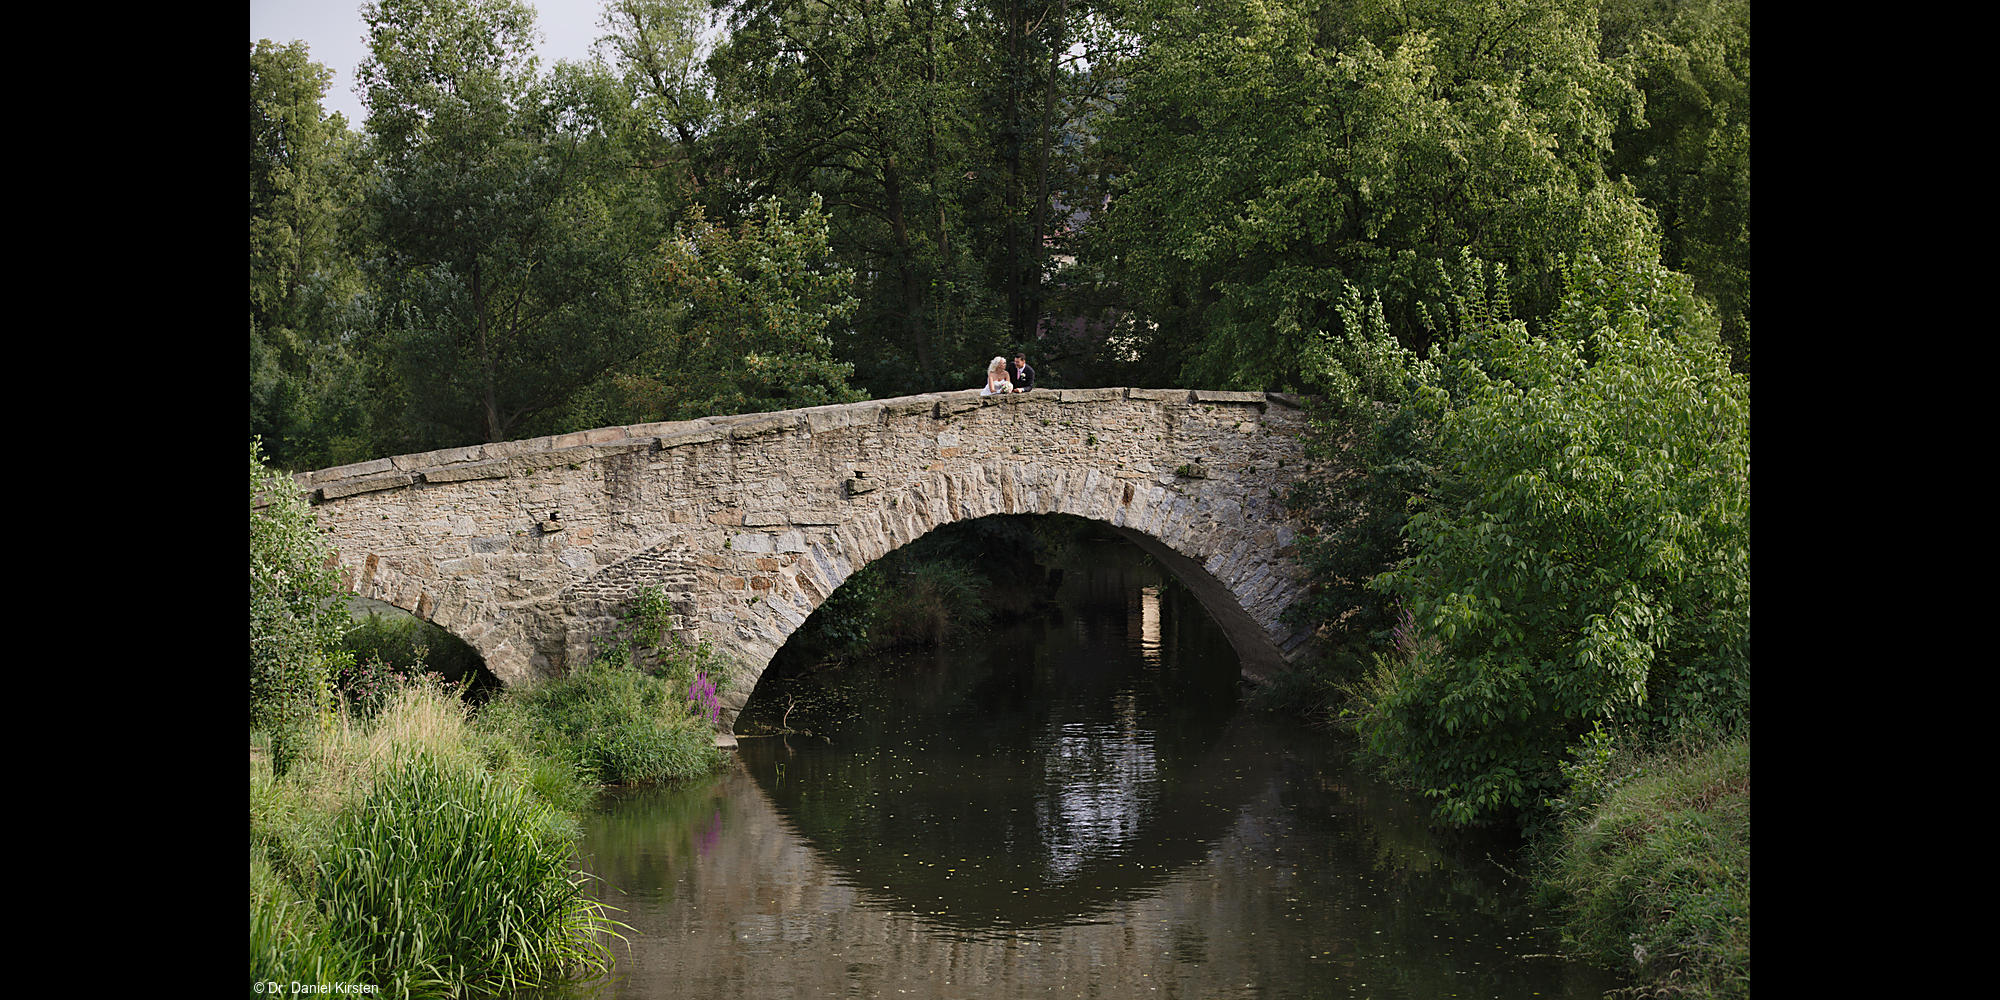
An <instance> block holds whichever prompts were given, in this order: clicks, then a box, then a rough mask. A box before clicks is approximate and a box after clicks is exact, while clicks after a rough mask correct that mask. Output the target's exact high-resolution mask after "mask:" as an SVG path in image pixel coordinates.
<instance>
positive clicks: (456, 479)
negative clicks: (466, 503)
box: [421, 459, 514, 483]
mask: <svg viewBox="0 0 2000 1000" xmlns="http://www.w3.org/2000/svg"><path fill="white" fill-rule="evenodd" d="M513 474H514V466H513V464H512V463H511V462H508V461H507V460H505V459H501V460H499V461H493V462H478V463H474V464H472V465H452V466H447V467H445V468H441V469H425V470H423V471H422V473H421V475H422V476H423V479H424V482H427V483H464V482H471V481H472V480H475V479H505V478H507V477H508V476H511V475H513Z"/></svg>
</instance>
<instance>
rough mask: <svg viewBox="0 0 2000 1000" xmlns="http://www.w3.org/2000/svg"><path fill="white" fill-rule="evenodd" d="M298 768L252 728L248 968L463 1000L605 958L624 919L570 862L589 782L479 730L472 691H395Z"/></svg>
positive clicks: (425, 687)
mask: <svg viewBox="0 0 2000 1000" xmlns="http://www.w3.org/2000/svg"><path fill="white" fill-rule="evenodd" d="M308 735H309V737H310V745H309V746H308V747H307V749H306V750H305V752H304V753H302V754H301V755H300V758H299V760H298V762H297V763H296V764H295V765H294V766H293V767H292V768H291V769H290V770H289V771H288V773H287V774H286V776H285V777H283V778H276V777H274V776H273V775H272V774H271V769H270V766H269V763H268V761H269V758H270V754H269V752H268V748H267V747H266V748H265V751H264V752H263V753H261V754H260V753H259V752H258V749H259V743H258V740H257V737H256V736H255V735H254V734H253V744H252V759H251V768H250V977H251V982H252V983H253V984H254V983H256V982H259V981H267V982H268V981H276V982H280V983H289V982H293V981H297V982H301V983H334V982H345V983H360V984H366V983H373V984H375V985H378V986H380V987H382V988H383V989H384V990H385V991H386V993H387V994H388V995H408V996H418V997H426V996H456V995H462V994H464V993H465V992H466V991H468V990H498V989H506V988H512V987H515V986H524V985H529V984H540V983H553V982H557V981H560V980H561V979H563V978H565V977H567V976H569V975H571V974H574V973H577V972H589V971H591V970H594V969H601V968H602V967H603V966H604V964H605V963H606V962H607V961H608V960H609V953H608V952H607V950H606V949H605V947H604V939H605V935H604V933H603V932H606V931H611V930H613V929H614V928H615V927H616V926H617V925H616V923H615V922H614V921H612V920H610V919H609V917H608V915H607V913H606V911H605V909H604V907H603V906H601V905H600V904H598V903H596V902H594V901H592V900H590V899H588V898H586V897H585V896H584V895H583V893H582V891H581V888H580V882H581V880H582V879H583V878H584V876H583V875H581V874H580V873H578V872H576V871H575V870H574V869H573V868H572V865H571V855H572V851H573V847H574V844H575V837H576V828H575V821H574V819H573V818H572V817H571V816H570V815H569V813H568V811H567V810H568V809H570V808H574V807H575V806H576V805H578V804H580V803H581V801H582V796H581V789H582V788H583V787H584V786H583V784H582V782H580V781H579V780H578V778H577V776H576V775H575V774H574V772H573V771H572V770H570V769H569V768H568V766H567V765H566V764H564V763H562V762H560V761H553V762H552V761H549V760H546V759H543V758H541V757H540V756H538V755H537V754H535V753H533V752H532V751H531V750H529V749H527V748H523V747H521V746H520V745H518V744H516V743H513V742H512V741H511V740H509V739H508V738H507V737H506V736H505V734H496V733H494V732H491V731H484V730H481V729H479V728H475V727H474V726H473V725H472V724H471V722H470V721H469V720H468V718H467V709H466V706H465V705H464V703H463V702H462V701H461V700H460V699H459V697H458V693H457V692H456V691H454V690H449V689H446V688H444V687H442V686H440V685H438V684H436V683H434V682H417V683H412V684H408V685H405V686H403V687H401V688H399V689H397V690H396V691H395V692H394V694H393V696H391V697H389V698H388V699H386V702H385V705H384V708H383V709H382V711H381V712H380V713H379V714H377V715H376V716H375V717H374V718H372V719H367V720H361V719H356V718H354V717H350V716H346V715H342V716H337V717H333V718H329V719H326V720H324V721H323V722H322V723H321V724H320V725H318V726H317V727H313V728H312V729H310V730H309V731H308Z"/></svg>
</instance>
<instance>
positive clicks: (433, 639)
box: [340, 611, 485, 681]
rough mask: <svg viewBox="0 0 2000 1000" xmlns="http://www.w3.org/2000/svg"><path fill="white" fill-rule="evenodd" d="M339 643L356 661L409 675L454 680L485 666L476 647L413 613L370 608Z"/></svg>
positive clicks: (474, 672) (475, 672)
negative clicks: (424, 675)
mask: <svg viewBox="0 0 2000 1000" xmlns="http://www.w3.org/2000/svg"><path fill="white" fill-rule="evenodd" d="M340 645H341V648H342V649H345V650H346V651H347V652H348V654H349V655H350V656H351V657H352V658H353V660H354V662H356V663H370V662H374V663H380V664H381V665H382V666H383V667H384V668H386V669H387V670H389V671H391V672H394V673H398V674H402V675H404V676H410V677H414V676H417V675H419V674H425V673H434V674H437V675H439V676H441V677H443V678H444V679H445V680H447V681H457V680H459V679H461V678H463V677H465V676H466V675H467V674H474V675H476V674H478V673H479V671H480V670H482V669H483V668H484V666H485V661H484V660H483V659H482V658H481V657H480V655H479V651H478V650H476V649H473V648H472V647H471V646H468V645H466V644H465V641H464V640H462V639H460V638H458V637H457V636H455V635H452V634H451V633H450V632H449V631H447V630H445V629H442V628H439V627H438V626H436V625H433V624H431V623H430V622H427V621H424V620H423V619H421V618H418V617H416V616H414V615H405V614H378V613H376V612H372V611H371V612H369V614H368V616H367V617H366V618H362V619H360V620H359V621H356V622H355V623H354V625H353V627H352V628H349V629H348V630H347V634H346V635H344V636H342V637H341V641H340Z"/></svg>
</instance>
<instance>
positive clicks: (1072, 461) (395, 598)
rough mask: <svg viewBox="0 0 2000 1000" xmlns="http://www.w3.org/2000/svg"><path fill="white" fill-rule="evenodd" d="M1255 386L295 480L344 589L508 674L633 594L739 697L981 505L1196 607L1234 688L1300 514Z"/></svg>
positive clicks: (1273, 635) (1288, 421) (557, 655)
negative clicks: (1132, 563)
mask: <svg viewBox="0 0 2000 1000" xmlns="http://www.w3.org/2000/svg"><path fill="white" fill-rule="evenodd" d="M1299 403H1300V401H1299V400H1298V399H1297V398H1295V397H1289V396H1281V395H1279V394H1276V393H1272V394H1268V395H1267V394H1265V393H1259V392H1211V391H1206V390H1188V389H1050V390H1041V391H1036V392H1032V393H1020V394H1016V395H1009V396H993V397H981V396H979V394H978V393H977V391H965V392H948V393H932V394H927V395H922V396H910V397H905V398H902V399H890V400H875V401H870V402H866V403H853V404H847V405H841V406H822V407H813V408H810V409H804V410H791V411H786V412H783V413H758V414H749V415H744V416H732V417H710V418H707V419H703V420H692V421H682V422H673V423H658V424H645V425H638V426H632V427H608V428H600V429H598V430H592V431H584V432H580V433H577V434H565V435H558V436H555V437H546V438H535V439H531V440H526V441H509V442H503V443H499V444H488V445H478V446H473V447H466V448H453V449H447V450H445V451H436V452H427V453H424V454H420V455H400V456H397V457H395V458H389V459H379V460H376V461H373V462H363V463H358V464H356V465H349V466H342V467H340V468H335V469H325V470H321V471H318V472H312V473H305V474H302V475H301V476H299V477H298V478H299V481H300V483H301V485H302V486H303V487H305V488H306V489H307V490H309V491H310V493H311V496H312V498H313V500H314V501H315V502H316V504H317V505H316V506H315V508H314V509H315V511H316V512H317V514H318V516H319V518H320V522H321V524H322V525H323V526H325V528H326V530H327V531H328V533H329V535H330V536H331V538H332V541H333V542H334V545H335V547H336V549H337V551H338V559H339V563H340V567H341V571H342V573H343V579H344V580H345V582H346V585H347V586H348V587H349V588H350V589H351V590H353V591H354V592H355V593H356V594H359V595H360V596H363V597H370V598H375V599H377V600H381V601H385V602H387V603H390V604H393V605H396V606H397V607H400V608H405V609H407V610H409V611H412V612H414V613H416V614H417V615H419V616H421V617H423V618H426V619H429V620H430V621H433V622H435V623H437V624H438V625H440V626H443V627H444V628H447V629H450V630H451V631H452V632H454V633H455V634H457V635H459V636H460V637H462V638H464V639H465V640H466V641H467V642H469V643H471V644H472V645H473V646H474V647H475V648H476V649H478V650H479V651H480V653H481V654H483V655H484V656H485V657H486V663H487V666H488V668H489V669H491V670H492V671H493V673H494V674H496V675H497V676H498V677H500V679H501V680H503V681H505V682H507V683H510V684H511V683H517V682H520V681H523V680H526V679H528V678H530V677H533V676H535V675H537V674H554V673H560V672H562V671H565V670H567V669H568V668H569V667H570V665H572V664H576V663H580V662H582V661H583V660H584V659H586V658H587V657H588V656H589V655H590V651H591V644H592V643H593V642H594V641H597V640H600V639H602V638H603V637H605V636H606V635H608V634H609V633H610V631H611V629H612V628H613V626H614V625H615V623H616V621H617V616H618V614H619V613H620V612H621V611H622V610H623V608H624V605H625V602H626V601H627V600H628V598H629V597H630V596H631V594H632V593H633V591H635V590H636V589H637V588H639V587H641V586H644V585H649V584H650V585H658V586H660V587H662V588H663V589H664V590H665V591H666V592H667V593H668V594H669V595H670V600H671V601H672V603H673V607H674V612H675V618H676V626H677V629H678V630H679V631H680V632H681V633H682V634H683V635H685V636H687V637H689V638H694V637H700V638H702V639H706V640H708V641H709V642H711V643H713V644H714V645H715V647H716V649H717V650H718V651H720V652H722V653H723V654H724V655H725V656H726V657H727V658H728V659H729V660H730V661H731V663H732V664H733V665H734V670H735V672H736V676H734V677H732V678H731V684H730V690H731V692H732V694H731V696H730V697H729V698H727V699H726V700H725V702H724V705H725V708H727V709H729V710H730V711H729V712H728V713H727V715H726V717H727V718H730V719H733V717H734V710H735V709H736V708H740V707H741V705H742V703H743V700H744V699H746V698H747V697H748V696H749V693H750V691H751V690H752V689H753V688H754V687H755V686H756V682H757V678H758V677H759V676H760V675H761V674H762V673H763V670H764V667H765V665H766V664H768V663H769V662H770V660H771V656H772V655H773V654H774V653H776V652H777V650H778V648H779V647H780V646H782V645H784V643H785V640H786V639H787V638H788V637H789V636H790V635H791V634H792V632H793V631H794V630H795V629H797V628H798V627H799V625H801V624H802V623H804V621H805V619H806V616H807V615H809V614H811V613H812V612H813V609H815V608H817V607H819V605H820V602H822V601H824V600H826V598H827V596H828V595H829V594H831V593H833V590H834V588H835V587H838V586H840V584H841V582H842V581H844V580H846V579H847V578H848V576H850V575H852V574H853V573H854V572H855V571H856V570H858V569H860V568H861V567H863V566H865V565H867V564H868V563H870V562H872V561H874V560H875V559H878V558H880V557H881V556H882V555H884V554H886V553H888V552H890V551H891V550H894V549H895V548H897V547H899V546H901V545H904V544H906V543H908V542H910V541H912V540H913V539H915V538H917V537H919V536H921V535H923V534H924V533H925V532H928V531H930V530H931V529H932V528H934V527H937V526H938V525H940V524H946V523H950V522H953V521H959V520H966V519H970V518H977V517H984V516H987V515H990V514H1019V513H1033V514H1045V513H1066V514H1075V515H1079V516H1083V517H1088V518H1092V519H1095V520H1098V521H1102V522H1104V523H1106V524H1109V525H1111V526H1113V527H1114V528H1115V529H1117V530H1118V531H1120V532H1121V533H1122V534H1124V535H1125V536H1127V537H1129V538H1131V539H1132V540H1133V541H1134V542H1136V543H1138V544H1139V545H1140V546H1141V547H1142V548H1144V549H1146V550H1147V551H1148V552H1151V553H1152V554H1153V555H1154V556H1155V557H1156V558H1158V559H1159V560H1160V561H1161V563H1162V564H1163V565H1165V566H1166V567H1167V568H1168V569H1170V570H1171V571H1172V572H1174V573H1175V574H1176V575H1177V576H1178V577H1179V578H1180V579H1181V580H1182V582H1184V583H1186V584H1187V585H1188V586H1189V588H1190V589H1192V590H1193V591H1194V593H1195V594H1196V595H1197V596H1198V597H1199V598H1200V599H1201V601H1202V604H1203V605H1204V606H1205V607H1206V608H1207V609H1208V611H1209V613H1210V614H1211V615H1213V616H1214V617H1215V619H1216V620H1217V622H1218V623H1220V624H1221V626H1222V627H1223V630H1224V631H1225V632H1226V633H1227V634H1228V635H1229V638H1230V641H1231V642H1232V643H1233V644H1234V645H1235V647H1236V650H1237V652H1238V653H1239V654H1240V655H1241V657H1242V660H1243V671H1244V673H1245V674H1246V675H1248V676H1251V677H1253V678H1258V677H1263V676H1267V675H1269V674H1270V673H1272V672H1273V671H1276V670H1281V669H1283V668H1284V667H1285V665H1286V663H1287V662H1288V661H1290V660H1295V659H1297V658H1298V657H1299V656H1301V655H1303V654H1304V652H1305V648H1304V647H1305V646H1306V644H1307V641H1308V639H1309V636H1308V635H1307V634H1305V633H1302V632H1297V631H1294V630H1292V629H1289V628H1287V627H1286V626H1284V625H1283V624H1281V622H1280V620H1279V617H1280V615H1281V614H1282V612H1283V611H1284V609H1285V608H1286V607H1287V606H1289V605H1290V604H1291V603H1292V601H1293V600H1294V599H1295V598H1296V597H1297V596H1299V590H1300V581H1299V573H1298V570H1297V567H1296V565H1295V564H1294V563H1293V561H1292V560H1291V559H1290V558H1289V555H1290V552H1291V546H1292V543H1293V535H1294V532H1295V528H1296V526H1295V525H1294V524H1293V523H1292V522H1291V521H1290V520H1289V519H1288V518H1287V517H1286V514H1285V511H1284V508H1283V506H1282V504H1280V503H1279V502H1278V500H1277V495H1278V493H1279V492H1280V490H1281V489H1282V488H1283V487H1284V486H1286V485H1287V484H1289V483H1290V482H1291V481H1292V480H1293V479H1294V478H1295V477H1296V476H1297V475H1298V473H1299V472H1301V471H1302V468H1303V456H1302V455H1301V452H1300V449H1299V443H1298V435H1299V432H1300V431H1301V430H1302V429H1303V428H1304V426H1305V420H1306V418H1305V413H1304V412H1303V411H1302V410H1301V409H1300V408H1299Z"/></svg>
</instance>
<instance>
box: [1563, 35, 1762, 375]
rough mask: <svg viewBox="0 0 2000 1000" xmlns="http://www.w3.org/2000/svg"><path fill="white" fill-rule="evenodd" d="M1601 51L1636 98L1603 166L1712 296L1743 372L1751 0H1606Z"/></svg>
mask: <svg viewBox="0 0 2000 1000" xmlns="http://www.w3.org/2000/svg"><path fill="white" fill-rule="evenodd" d="M1599 18H1600V22H1601V24H1602V26H1603V48H1604V51H1605V53H1606V55H1607V57H1609V58H1610V59H1611V60H1612V61H1613V62H1614V63H1615V64H1617V65H1618V66H1619V67H1620V68H1621V69H1623V70H1624V71H1626V72H1628V73H1631V74H1632V75H1633V78H1634V80H1635V82H1636V83H1637V85H1638V87H1639V89H1640V91H1641V92H1642V93H1644V94H1645V97H1646V113H1645V117H1644V118H1643V120H1634V121H1631V122H1628V123H1627V125H1626V127H1625V128H1624V129H1622V130H1620V132H1619V133H1618V134H1617V135H1616V137H1615V145H1616V151H1615V153H1614V155H1613V156H1612V158H1611V160H1610V163H1609V167H1610V169H1612V170H1614V171H1618V172H1621V173H1624V174H1625V175H1626V176H1627V177H1628V178H1630V179H1631V181H1632V183H1633V184H1634V185H1635V187H1636V189H1637V190H1638V192H1639V195H1640V197H1642V198H1644V199H1645V200H1646V203H1647V204H1648V205H1649V206H1652V207H1653V209H1654V210H1655V211H1656V212H1657V213H1658V214H1659V218H1660V231H1661V234H1662V237H1663V239H1662V242H1661V248H1660V256H1661V260H1662V262H1663V263H1665V264H1666V265H1667V266H1668V267H1670V268H1673V269H1674V270H1676V271H1681V272H1684V273H1686V274H1687V275H1688V276H1690V277H1692V278H1693V279H1694V282H1695V289H1696V291H1698V292H1700V293H1701V294H1702V295H1703V296H1704V297H1706V298H1707V299H1709V300H1710V301H1712V302H1714V303H1715V306H1716V311H1717V314H1718V318H1719V319H1720V320H1721V322H1722V338H1723V342H1724V343H1725V344H1728V345H1729V349H1730V359H1731V364H1732V366H1733V367H1734V368H1735V370H1737V371H1739V372H1742V373H1744V374H1749V372H1750V2H1749V0H1694V2H1684V3H1674V4H1658V3H1650V2H1643V0H1607V2H1605V3H1604V4H1603V5H1602V7H1601V10H1600V14H1599Z"/></svg>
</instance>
